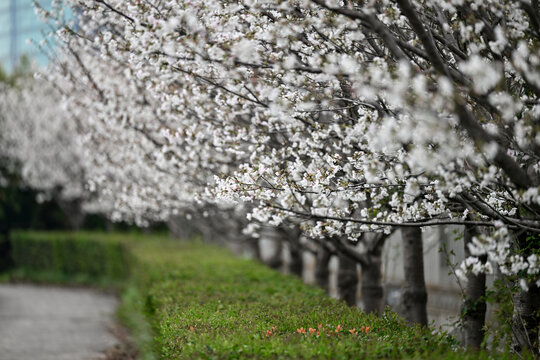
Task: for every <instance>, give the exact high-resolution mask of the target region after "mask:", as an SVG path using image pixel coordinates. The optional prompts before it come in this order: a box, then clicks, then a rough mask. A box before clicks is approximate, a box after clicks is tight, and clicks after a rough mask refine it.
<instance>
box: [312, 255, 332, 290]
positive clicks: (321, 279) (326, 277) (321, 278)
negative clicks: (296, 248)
mask: <svg viewBox="0 0 540 360" xmlns="http://www.w3.org/2000/svg"><path fill="white" fill-rule="evenodd" d="M331 258H332V254H331V253H330V251H329V250H328V249H327V248H325V247H324V246H319V251H318V252H317V258H316V260H315V282H316V283H317V285H318V286H319V287H321V288H323V289H324V290H325V291H326V292H328V291H329V281H330V270H329V269H328V264H329V263H330V259H331Z"/></svg>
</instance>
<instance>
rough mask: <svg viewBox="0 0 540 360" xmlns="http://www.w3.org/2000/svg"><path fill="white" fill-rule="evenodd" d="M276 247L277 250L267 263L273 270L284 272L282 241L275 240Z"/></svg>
mask: <svg viewBox="0 0 540 360" xmlns="http://www.w3.org/2000/svg"><path fill="white" fill-rule="evenodd" d="M273 242H274V244H275V245H276V249H275V251H274V253H273V254H272V256H271V257H270V258H269V259H268V260H267V261H266V264H267V265H268V266H269V267H271V268H272V269H276V270H282V269H283V241H282V240H275V239H274V240H273Z"/></svg>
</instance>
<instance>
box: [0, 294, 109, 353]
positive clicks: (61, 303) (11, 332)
mask: <svg viewBox="0 0 540 360" xmlns="http://www.w3.org/2000/svg"><path fill="white" fill-rule="evenodd" d="M116 306H117V300H116V298H115V297H114V296H112V295H106V294H102V293H100V292H98V291H93V290H88V289H79V288H61V287H49V286H35V285H21V284H0V360H94V359H100V358H103V356H104V355H103V354H104V351H105V350H107V349H108V348H111V347H112V346H114V345H115V344H116V343H117V342H118V341H117V339H116V338H115V337H114V335H113V334H112V333H111V332H110V331H109V329H110V327H111V326H112V324H113V315H114V312H115V311H116Z"/></svg>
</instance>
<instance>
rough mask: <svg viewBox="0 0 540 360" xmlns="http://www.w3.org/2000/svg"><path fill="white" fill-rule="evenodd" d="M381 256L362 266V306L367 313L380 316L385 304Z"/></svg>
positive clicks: (372, 258) (374, 257) (371, 258)
mask: <svg viewBox="0 0 540 360" xmlns="http://www.w3.org/2000/svg"><path fill="white" fill-rule="evenodd" d="M381 264H382V258H381V256H373V257H370V264H369V265H368V266H362V278H361V287H362V304H363V309H362V310H364V311H365V312H367V313H370V312H373V313H376V314H380V313H381V310H382V308H383V303H384V290H383V286H382V272H381Z"/></svg>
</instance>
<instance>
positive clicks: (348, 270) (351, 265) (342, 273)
mask: <svg viewBox="0 0 540 360" xmlns="http://www.w3.org/2000/svg"><path fill="white" fill-rule="evenodd" d="M357 288H358V274H357V272H356V261H354V260H351V259H350V258H349V257H347V256H344V255H339V270H338V289H339V296H340V297H341V298H342V299H343V300H345V302H346V303H347V304H348V305H350V306H356V290H357Z"/></svg>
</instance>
